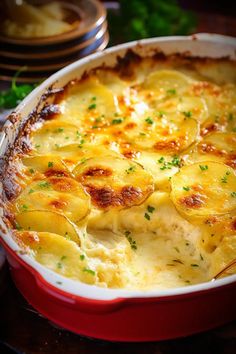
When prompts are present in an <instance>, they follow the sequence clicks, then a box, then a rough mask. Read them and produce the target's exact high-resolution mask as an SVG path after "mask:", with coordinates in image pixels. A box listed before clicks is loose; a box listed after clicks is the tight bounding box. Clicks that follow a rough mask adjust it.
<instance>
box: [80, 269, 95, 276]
mask: <svg viewBox="0 0 236 354" xmlns="http://www.w3.org/2000/svg"><path fill="white" fill-rule="evenodd" d="M83 272H87V273H89V274H91V275H93V276H94V275H95V274H96V273H95V272H94V270H92V269H89V268H83Z"/></svg>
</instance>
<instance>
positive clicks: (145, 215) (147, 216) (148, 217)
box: [144, 213, 151, 221]
mask: <svg viewBox="0 0 236 354" xmlns="http://www.w3.org/2000/svg"><path fill="white" fill-rule="evenodd" d="M144 217H145V219H147V220H148V221H149V220H150V219H151V217H150V215H149V214H148V213H145V214H144Z"/></svg>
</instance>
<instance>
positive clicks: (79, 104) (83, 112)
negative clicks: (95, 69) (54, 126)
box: [59, 77, 119, 127]
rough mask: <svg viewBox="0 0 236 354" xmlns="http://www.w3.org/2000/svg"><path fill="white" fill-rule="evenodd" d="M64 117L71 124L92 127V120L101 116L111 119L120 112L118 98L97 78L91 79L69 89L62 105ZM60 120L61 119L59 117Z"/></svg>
mask: <svg viewBox="0 0 236 354" xmlns="http://www.w3.org/2000/svg"><path fill="white" fill-rule="evenodd" d="M60 107H61V111H62V112H63V115H62V117H63V119H64V117H66V116H67V117H68V121H69V122H76V123H78V122H79V124H81V120H82V122H83V126H84V127H86V126H87V125H89V126H91V120H93V119H95V118H98V119H99V118H100V117H101V116H103V115H104V116H105V117H110V116H112V117H113V115H114V113H115V112H117V111H118V110H119V108H118V103H117V101H116V96H115V95H113V93H112V91H111V90H109V89H108V88H107V87H106V86H104V85H102V84H101V83H100V82H99V80H98V79H97V78H95V77H89V78H87V79H85V80H83V81H81V82H80V83H79V84H77V83H75V84H74V85H72V86H70V87H69V88H68V95H67V98H66V99H65V100H63V101H62V102H61V103H60ZM59 119H60V117H59Z"/></svg>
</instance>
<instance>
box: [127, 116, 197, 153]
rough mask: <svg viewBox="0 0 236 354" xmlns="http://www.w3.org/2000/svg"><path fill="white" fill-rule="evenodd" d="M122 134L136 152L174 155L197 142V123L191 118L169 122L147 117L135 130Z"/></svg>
mask: <svg viewBox="0 0 236 354" xmlns="http://www.w3.org/2000/svg"><path fill="white" fill-rule="evenodd" d="M150 119H151V120H150ZM124 134H125V136H126V139H127V141H128V142H130V144H131V145H132V146H134V147H136V148H137V149H138V150H139V149H141V150H143V151H156V152H158V153H160V154H168V155H174V154H177V153H179V152H181V151H183V150H185V149H186V148H188V147H189V146H190V145H192V144H193V143H194V142H195V141H196V140H197V138H198V134H199V123H198V122H197V121H196V120H195V119H192V118H185V119H182V120H180V121H176V122H173V121H171V122H170V121H168V120H166V119H165V118H163V119H162V120H160V119H159V120H158V119H157V118H149V117H148V118H146V120H144V121H143V122H142V123H140V124H139V125H138V126H136V127H135V128H133V129H130V130H128V131H125V132H124Z"/></svg>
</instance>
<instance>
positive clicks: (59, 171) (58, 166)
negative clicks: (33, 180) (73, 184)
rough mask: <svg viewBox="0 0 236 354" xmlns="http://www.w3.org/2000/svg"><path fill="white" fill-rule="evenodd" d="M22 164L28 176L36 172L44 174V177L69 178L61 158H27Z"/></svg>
mask: <svg viewBox="0 0 236 354" xmlns="http://www.w3.org/2000/svg"><path fill="white" fill-rule="evenodd" d="M23 164H24V165H25V166H26V167H27V169H28V172H29V173H30V174H34V173H35V172H36V171H37V172H39V173H44V174H45V175H46V176H48V177H50V176H53V175H55V176H67V177H68V176H69V174H70V173H69V170H68V168H67V167H66V164H65V163H64V162H63V161H62V159H61V158H59V157H56V156H53V155H42V156H27V157H25V158H24V159H23Z"/></svg>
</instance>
